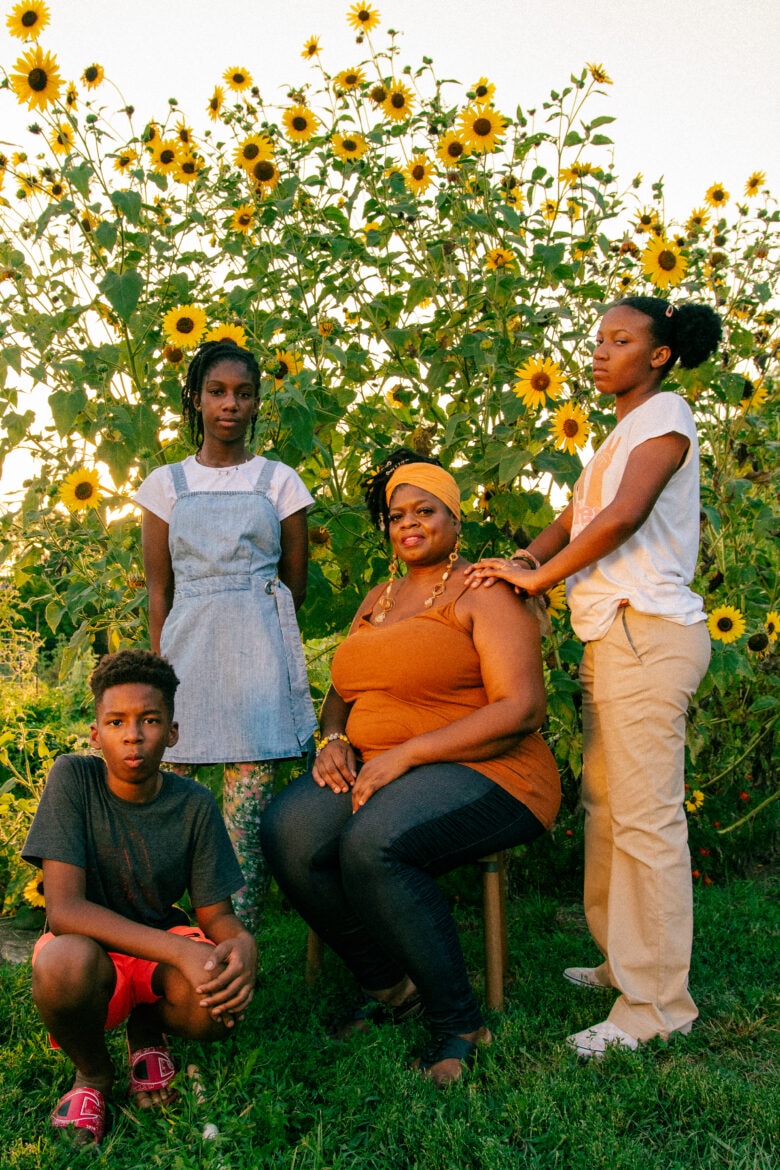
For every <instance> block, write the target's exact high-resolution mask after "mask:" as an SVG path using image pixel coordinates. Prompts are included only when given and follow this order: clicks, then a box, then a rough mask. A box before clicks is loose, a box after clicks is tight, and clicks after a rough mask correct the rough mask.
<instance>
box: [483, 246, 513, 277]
mask: <svg viewBox="0 0 780 1170" xmlns="http://www.w3.org/2000/svg"><path fill="white" fill-rule="evenodd" d="M514 262H515V256H514V252H510V250H509V249H508V248H491V249H490V251H489V252H487V253H486V255H485V267H486V268H487V270H488V272H501V271H502V270H503V269H504V268H512V267H513V265H514Z"/></svg>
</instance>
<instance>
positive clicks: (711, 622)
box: [707, 605, 745, 644]
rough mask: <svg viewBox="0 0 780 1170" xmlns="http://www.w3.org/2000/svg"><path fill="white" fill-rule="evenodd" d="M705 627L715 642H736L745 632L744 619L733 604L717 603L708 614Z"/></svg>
mask: <svg viewBox="0 0 780 1170" xmlns="http://www.w3.org/2000/svg"><path fill="white" fill-rule="evenodd" d="M707 629H708V630H709V631H710V637H711V638H714V639H715V641H716V642H726V643H727V644H728V643H729V642H736V640H737V638H741V637H742V635H743V634H744V632H745V619H744V618H743V616H742V614H741V613H740V611H739V610H738V609H735V608H734V606H733V605H719V606H718V608H717V609H714V610H713V611H712V613H711V614H710V615H709V616H708V618H707Z"/></svg>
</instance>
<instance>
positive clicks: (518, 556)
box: [509, 548, 541, 569]
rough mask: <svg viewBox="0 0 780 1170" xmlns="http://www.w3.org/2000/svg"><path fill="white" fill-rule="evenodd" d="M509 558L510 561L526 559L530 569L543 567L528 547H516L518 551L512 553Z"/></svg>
mask: <svg viewBox="0 0 780 1170" xmlns="http://www.w3.org/2000/svg"><path fill="white" fill-rule="evenodd" d="M509 559H510V561H525V563H526V564H527V565H528V567H529V569H539V568H541V565H540V562H539V561H538V560H537V559H536V557H535V556H534V554H533V553H532V552H529V551H528V549H527V548H518V549H516V551H515V552H513V553H512V555H511V557H510V558H509Z"/></svg>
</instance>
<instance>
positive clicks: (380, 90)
mask: <svg viewBox="0 0 780 1170" xmlns="http://www.w3.org/2000/svg"><path fill="white" fill-rule="evenodd" d="M368 96H369V97H370V98H371V101H372V102H373V103H374V105H375V106H381V105H382V103H383V102H384V100H385V98H386V97H387V86H386V85H372V86H371V89H370V90H369V93H368Z"/></svg>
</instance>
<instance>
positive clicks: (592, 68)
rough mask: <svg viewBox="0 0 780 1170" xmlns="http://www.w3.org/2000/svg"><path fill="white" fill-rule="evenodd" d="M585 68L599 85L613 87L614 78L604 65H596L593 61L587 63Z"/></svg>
mask: <svg viewBox="0 0 780 1170" xmlns="http://www.w3.org/2000/svg"><path fill="white" fill-rule="evenodd" d="M585 68H586V69H587V70H588V73H589V74H590V75H591V77H592V78H593V80H594V81H595V82H596V84H597V85H612V78H611V77H610V76H609V74H608V73H607V71H606V69H605V68H604V66H603V65H596V64H594V63H593V62H591V61H586V62H585Z"/></svg>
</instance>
